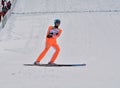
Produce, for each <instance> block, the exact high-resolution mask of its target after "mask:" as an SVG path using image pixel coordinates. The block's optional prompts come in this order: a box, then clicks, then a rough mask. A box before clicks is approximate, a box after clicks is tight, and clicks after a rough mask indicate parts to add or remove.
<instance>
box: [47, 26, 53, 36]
mask: <svg viewBox="0 0 120 88" xmlns="http://www.w3.org/2000/svg"><path fill="white" fill-rule="evenodd" d="M52 28H53V26H49V27H48V31H47V35H48V34H49V33H50V30H51V29H52Z"/></svg>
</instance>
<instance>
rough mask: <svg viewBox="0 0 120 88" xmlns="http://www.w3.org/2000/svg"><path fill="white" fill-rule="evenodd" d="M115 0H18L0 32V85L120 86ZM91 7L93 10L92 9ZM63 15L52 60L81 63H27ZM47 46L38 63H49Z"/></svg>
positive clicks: (35, 87) (56, 87) (40, 87)
mask: <svg viewBox="0 0 120 88" xmlns="http://www.w3.org/2000/svg"><path fill="white" fill-rule="evenodd" d="M119 10H120V1H119V0H92V1H90V0H17V2H16V5H15V8H14V9H13V12H12V13H13V14H12V15H11V17H10V18H9V19H8V21H7V24H6V26H5V28H4V29H2V30H0V88H120V84H119V82H120V76H119V75H120V70H119V66H120V64H119V63H120V59H119V58H120V55H119V53H120V12H119ZM91 11H93V12H91ZM55 18H59V19H61V25H60V28H62V29H63V33H62V35H61V36H60V38H59V39H58V44H59V45H60V48H61V52H60V55H59V56H58V58H57V60H56V63H66V64H71V63H86V64H87V65H86V66H84V67H37V66H33V67H27V66H24V65H23V64H27V63H33V62H34V61H35V60H36V58H37V57H38V56H39V54H40V53H41V51H42V50H43V49H44V46H45V36H46V32H47V28H48V26H49V25H53V23H54V19H55ZM53 53H54V49H53V48H51V49H50V51H49V52H48V53H47V55H46V56H45V58H44V59H43V60H42V62H41V63H48V62H49V60H50V58H51V56H52V54H53Z"/></svg>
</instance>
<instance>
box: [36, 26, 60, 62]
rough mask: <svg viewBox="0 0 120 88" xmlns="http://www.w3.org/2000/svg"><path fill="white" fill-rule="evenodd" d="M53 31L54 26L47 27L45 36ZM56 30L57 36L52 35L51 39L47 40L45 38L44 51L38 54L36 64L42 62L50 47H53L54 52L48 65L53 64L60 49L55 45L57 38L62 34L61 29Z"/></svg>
mask: <svg viewBox="0 0 120 88" xmlns="http://www.w3.org/2000/svg"><path fill="white" fill-rule="evenodd" d="M52 30H53V31H54V30H55V28H54V26H49V27H48V32H47V35H48V34H49V33H50V31H52ZM57 30H58V33H57V35H53V36H52V37H51V38H48V37H47V36H46V46H45V49H44V50H43V51H42V53H41V54H40V56H39V57H38V58H37V60H36V61H37V62H40V61H41V60H42V58H43V57H44V56H45V55H46V53H47V51H48V50H49V49H50V47H53V48H54V49H55V50H56V51H55V52H54V54H53V56H52V58H51V60H50V63H54V61H55V60H56V58H57V56H58V54H59V52H60V47H59V45H58V44H57V41H56V40H57V38H58V37H59V36H60V34H61V33H62V29H59V28H57Z"/></svg>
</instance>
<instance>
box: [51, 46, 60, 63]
mask: <svg viewBox="0 0 120 88" xmlns="http://www.w3.org/2000/svg"><path fill="white" fill-rule="evenodd" d="M53 47H54V49H55V53H54V54H53V56H52V58H51V60H50V62H49V63H54V61H55V60H56V58H57V56H58V54H59V52H60V47H59V45H58V44H53Z"/></svg>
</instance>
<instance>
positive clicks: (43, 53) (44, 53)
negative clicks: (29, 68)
mask: <svg viewBox="0 0 120 88" xmlns="http://www.w3.org/2000/svg"><path fill="white" fill-rule="evenodd" d="M50 47H51V45H50V44H49V43H46V46H45V49H44V50H43V51H42V53H41V54H40V56H39V57H38V58H37V60H36V61H37V62H40V61H41V60H42V59H43V57H44V56H45V55H46V53H47V51H48V50H49V49H50Z"/></svg>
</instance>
